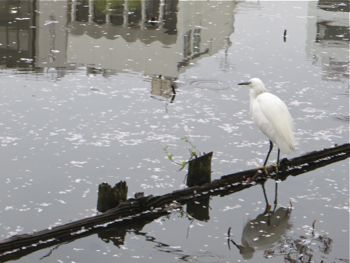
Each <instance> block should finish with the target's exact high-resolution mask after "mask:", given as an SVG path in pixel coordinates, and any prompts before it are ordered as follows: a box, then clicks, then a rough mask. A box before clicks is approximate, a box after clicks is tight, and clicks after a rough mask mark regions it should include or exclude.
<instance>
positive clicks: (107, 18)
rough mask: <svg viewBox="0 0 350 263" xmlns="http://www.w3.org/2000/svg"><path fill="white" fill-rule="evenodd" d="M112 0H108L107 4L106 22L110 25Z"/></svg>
mask: <svg viewBox="0 0 350 263" xmlns="http://www.w3.org/2000/svg"><path fill="white" fill-rule="evenodd" d="M111 6H112V3H111V0H107V4H106V24H107V25H109V24H110V23H111Z"/></svg>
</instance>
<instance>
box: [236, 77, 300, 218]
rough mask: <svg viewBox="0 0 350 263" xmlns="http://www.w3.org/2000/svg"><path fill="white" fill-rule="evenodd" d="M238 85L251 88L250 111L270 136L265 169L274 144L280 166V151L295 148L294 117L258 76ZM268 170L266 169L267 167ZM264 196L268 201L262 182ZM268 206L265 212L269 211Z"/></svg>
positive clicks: (286, 152)
mask: <svg viewBox="0 0 350 263" xmlns="http://www.w3.org/2000/svg"><path fill="white" fill-rule="evenodd" d="M238 85H248V86H249V88H250V113H251V115H252V118H253V121H254V123H255V124H256V126H258V128H259V129H260V130H261V131H262V132H263V133H264V134H265V135H266V136H267V138H269V142H270V148H269V151H268V153H267V155H266V158H265V161H264V165H263V167H264V169H265V167H266V164H267V161H268V159H269V156H270V153H271V151H272V148H273V144H276V145H277V147H278V150H277V166H276V167H277V168H278V166H279V159H280V151H282V152H283V153H285V154H288V153H290V152H292V151H293V150H294V149H295V139H294V131H293V119H292V117H291V115H290V113H289V111H288V108H287V106H286V104H285V103H284V102H283V101H282V100H281V99H280V98H279V97H277V96H276V95H273V94H272V93H270V92H269V91H268V90H267V89H266V88H265V85H264V83H263V82H262V81H261V80H260V79H258V78H252V79H250V80H249V81H247V82H242V83H239V84H238ZM265 171H266V169H265ZM262 188H263V192H264V197H265V200H266V202H267V203H268V200H267V196H266V191H265V184H264V183H263V184H262ZM274 203H275V208H276V205H277V182H276V183H275V202H274ZM267 210H268V206H266V210H265V212H267Z"/></svg>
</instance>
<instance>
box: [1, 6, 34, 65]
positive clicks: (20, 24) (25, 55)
mask: <svg viewBox="0 0 350 263" xmlns="http://www.w3.org/2000/svg"><path fill="white" fill-rule="evenodd" d="M34 10H35V4H34V2H33V1H25V0H23V1H0V66H1V67H7V68H12V67H28V66H29V65H32V64H33V63H34V59H35V38H36V35H35V30H34V26H35V22H36V21H35V13H34Z"/></svg>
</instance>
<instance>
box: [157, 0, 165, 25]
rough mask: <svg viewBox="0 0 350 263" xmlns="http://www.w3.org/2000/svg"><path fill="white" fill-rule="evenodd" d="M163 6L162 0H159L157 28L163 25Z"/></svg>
mask: <svg viewBox="0 0 350 263" xmlns="http://www.w3.org/2000/svg"><path fill="white" fill-rule="evenodd" d="M164 7H165V3H164V0H160V4H159V17H158V22H159V24H158V28H162V27H163V17H164Z"/></svg>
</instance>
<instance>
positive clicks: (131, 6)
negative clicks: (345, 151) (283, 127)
mask: <svg viewBox="0 0 350 263" xmlns="http://www.w3.org/2000/svg"><path fill="white" fill-rule="evenodd" d="M324 2H325V1H319V2H300V1H298V2H285V1H281V2H265V1H258V2H255V1H252V2H234V1H232V2H231V1H224V2H219V1H215V2H214V1H213V2H211V1H209V2H208V1H192V2H191V1H187V2H182V1H180V2H178V1H167V0H163V1H162V0H160V1H156V0H155V1H144V2H142V1H87V0H86V1H67V2H66V1H58V2H53V1H52V2H51V1H35V0H32V1H16V2H13V1H1V2H0V6H1V8H0V13H1V16H0V17H1V18H0V55H1V56H0V65H1V69H0V144H1V147H0V159H1V167H2V169H1V170H2V173H1V177H0V238H1V239H4V238H7V237H9V236H12V235H14V234H22V233H28V232H32V231H34V230H40V229H44V228H46V227H49V226H55V225H59V224H63V223H66V222H70V221H73V220H76V219H80V218H83V217H87V216H90V215H93V214H95V213H96V200H97V187H98V185H99V184H100V183H101V182H108V183H110V184H114V183H116V182H118V181H120V180H125V181H126V182H127V184H128V186H129V196H130V197H131V196H133V194H134V193H136V192H140V191H143V192H144V193H145V194H146V195H148V194H153V195H159V194H163V193H167V192H171V191H173V190H176V189H179V188H183V187H185V186H184V177H185V174H186V171H184V170H182V171H179V166H177V165H175V164H174V163H173V162H170V161H169V160H168V158H167V152H166V151H169V152H171V154H173V156H174V159H175V161H177V162H181V161H183V160H187V159H188V158H189V156H190V154H189V149H191V148H192V147H193V146H194V147H195V148H196V149H197V151H199V152H209V151H213V152H214V156H213V174H212V177H213V178H219V177H220V176H221V175H224V174H228V173H232V172H235V171H239V170H245V169H250V168H253V167H256V166H259V165H261V163H262V161H263V159H264V157H265V154H266V151H267V148H268V142H267V140H266V138H265V137H264V136H263V135H262V134H261V133H260V132H259V131H258V130H257V129H256V128H255V126H254V125H253V123H252V121H251V120H250V117H249V110H248V108H249V97H248V91H247V90H246V89H244V88H242V87H241V86H237V85H236V84H237V83H238V82H240V81H242V80H247V79H249V78H250V77H260V78H261V79H263V80H264V81H265V83H266V84H267V86H268V87H269V88H270V89H271V90H272V91H273V92H274V93H276V94H278V96H279V97H281V98H282V99H283V100H284V101H285V102H286V103H287V104H288V107H289V108H290V111H291V114H292V115H293V116H294V119H295V126H296V137H297V140H298V147H297V150H296V151H295V152H294V153H293V154H291V156H290V157H293V156H298V155H300V154H302V153H305V152H309V151H312V150H319V149H322V148H326V147H331V146H333V145H334V144H343V143H346V142H348V141H349V106H348V102H349V80H348V78H349V49H348V45H349V20H348V15H349V4H348V3H347V1H335V2H332V3H326V2H325V3H324ZM106 10H107V11H106ZM284 30H286V37H285V38H283V32H284ZM174 91H175V93H174ZM186 141H189V142H190V143H188V142H186ZM191 144H192V145H193V146H192V145H191ZM165 149H167V150H165ZM275 154H276V152H275V151H274V152H273V154H272V156H273V157H275ZM348 174H349V165H348V161H347V160H346V161H342V162H338V163H335V164H332V165H329V166H327V167H324V168H322V169H319V170H316V171H313V172H310V173H307V174H304V175H300V176H298V177H295V178H288V179H287V180H286V181H284V182H281V183H279V188H278V203H279V206H281V207H287V206H288V205H289V204H290V202H291V203H292V204H293V209H292V211H291V212H289V213H288V214H286V211H285V209H281V210H278V211H279V213H282V214H284V215H286V216H281V215H279V214H277V212H276V218H277V219H276V220H277V221H278V225H279V228H278V230H274V231H272V232H273V234H272V235H273V236H274V237H273V238H271V239H266V240H263V239H260V240H261V242H260V243H259V239H255V237H256V236H254V234H256V233H254V231H252V230H249V227H247V225H246V224H247V223H248V222H249V221H250V222H251V223H252V222H253V223H254V222H260V221H263V220H264V219H261V217H259V214H261V213H262V212H263V211H264V208H265V203H264V198H263V193H262V190H261V187H259V186H256V187H251V188H249V189H248V190H244V191H241V192H239V193H235V194H232V195H229V196H225V197H214V198H212V199H211V200H210V209H209V217H210V219H209V220H207V221H200V220H196V219H193V218H191V217H189V216H188V215H186V213H181V212H179V213H173V214H171V215H170V216H168V217H164V218H159V219H158V220H155V221H153V222H151V223H149V224H147V225H145V226H144V227H143V228H142V229H137V230H129V231H126V232H125V233H124V234H123V235H120V233H119V239H118V241H116V240H115V236H118V232H117V234H116V233H115V232H113V231H110V232H109V233H102V234H99V235H91V236H89V237H86V238H82V239H78V240H76V241H74V242H71V243H65V244H62V245H60V246H57V247H52V248H48V249H44V250H39V251H37V252H34V253H31V254H29V255H27V256H24V257H21V258H19V259H17V260H16V262H39V261H40V262H115V261H119V262H153V263H154V262H181V261H185V262H242V261H244V260H247V261H249V262H282V261H283V260H284V259H285V260H286V262H289V261H288V253H289V256H290V257H291V258H295V257H298V255H299V254H300V251H298V249H297V248H298V247H299V248H300V246H301V244H303V246H304V256H305V257H306V256H307V255H312V256H313V260H314V262H320V261H321V260H323V261H324V262H347V261H348V260H349V255H348V253H349V238H348V236H349V178H348ZM266 186H267V191H268V195H269V198H270V199H271V200H270V201H271V202H272V201H273V197H274V183H273V182H272V181H271V182H270V181H269V182H268V183H267V185H266ZM280 218H283V220H282V219H280ZM254 219H256V220H255V221H254ZM248 225H249V223H248ZM230 227H231V231H230V235H231V238H232V240H233V241H234V242H235V243H236V244H237V245H238V244H239V245H241V249H240V250H239V249H238V248H236V247H235V246H234V245H233V243H231V246H230V248H231V249H229V248H228V246H227V238H226V235H227V231H228V229H229V228H230ZM260 227H261V229H260ZM256 228H257V229H260V230H261V231H267V232H268V231H270V232H271V230H266V229H264V226H260V225H259V224H257V227H256ZM313 228H314V229H313ZM252 232H253V233H252ZM270 232H268V233H270ZM113 236H114V238H113ZM252 242H253V245H252ZM254 242H255V243H254ZM251 246H254V247H255V250H253V249H251ZM288 248H289V249H288ZM290 248H293V249H290ZM299 256H300V255H299ZM300 262H302V261H300Z"/></svg>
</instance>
